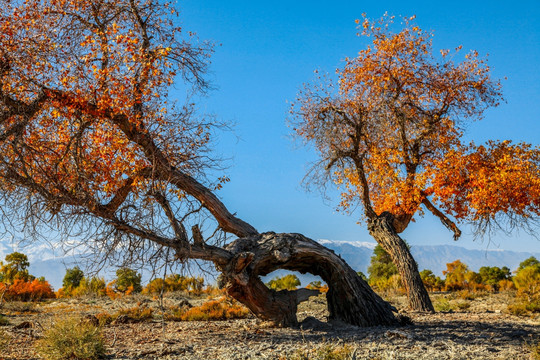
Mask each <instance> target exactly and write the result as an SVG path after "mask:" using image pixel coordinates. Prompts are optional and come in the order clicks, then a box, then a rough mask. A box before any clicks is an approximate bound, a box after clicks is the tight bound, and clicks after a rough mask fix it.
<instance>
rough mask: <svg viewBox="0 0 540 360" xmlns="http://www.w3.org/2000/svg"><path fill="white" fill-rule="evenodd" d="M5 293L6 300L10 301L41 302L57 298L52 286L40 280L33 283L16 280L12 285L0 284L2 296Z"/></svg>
mask: <svg viewBox="0 0 540 360" xmlns="http://www.w3.org/2000/svg"><path fill="white" fill-rule="evenodd" d="M6 288H7V289H6ZM4 291H5V294H4V299H5V300H8V301H39V300H43V299H51V298H54V297H55V294H54V291H53V289H52V287H51V285H50V284H49V283H48V282H47V281H44V280H39V279H34V280H32V281H24V280H21V279H16V280H15V281H14V282H13V284H11V285H8V284H4V283H0V294H2V293H4Z"/></svg>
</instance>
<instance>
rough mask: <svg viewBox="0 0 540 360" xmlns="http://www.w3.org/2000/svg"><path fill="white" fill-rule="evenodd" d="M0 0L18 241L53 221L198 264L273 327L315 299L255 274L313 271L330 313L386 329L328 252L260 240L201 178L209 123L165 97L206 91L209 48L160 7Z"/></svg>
mask: <svg viewBox="0 0 540 360" xmlns="http://www.w3.org/2000/svg"><path fill="white" fill-rule="evenodd" d="M2 5H3V6H2V8H1V9H0V34H1V36H0V151H1V153H2V157H1V159H0V194H1V196H2V197H1V202H2V214H3V215H4V218H3V219H4V223H5V225H15V226H17V225H19V224H20V225H22V229H23V230H26V231H27V235H28V236H30V235H34V236H38V235H39V234H43V233H45V234H47V233H50V231H46V230H43V229H42V228H41V227H43V226H45V227H47V226H48V227H52V228H53V230H56V231H57V232H58V233H59V234H64V236H65V239H70V238H71V239H72V238H73V237H75V236H78V237H79V238H80V239H83V240H84V243H85V245H86V246H88V245H92V244H93V246H94V248H95V249H96V253H97V254H99V253H101V254H103V255H105V256H107V257H108V258H109V259H111V258H112V259H115V256H124V255H126V256H128V260H133V258H135V257H137V256H145V257H146V258H147V259H148V258H149V259H150V260H151V261H152V262H153V263H154V262H155V260H156V259H157V258H160V259H161V260H162V261H180V262H183V261H185V260H187V259H199V260H206V261H211V262H213V263H214V265H215V266H216V268H217V269H218V270H219V271H220V272H221V273H222V276H221V281H220V283H221V285H222V286H224V287H225V288H226V290H227V291H228V293H229V294H230V295H232V296H233V297H234V298H236V299H237V300H239V301H240V302H242V303H244V304H245V305H246V306H247V307H249V308H250V309H251V310H252V311H253V312H254V313H255V314H256V315H257V316H259V317H261V318H265V319H268V320H272V321H274V322H275V323H277V324H281V325H295V324H297V318H296V309H297V305H298V303H299V302H300V301H303V300H305V299H307V297H308V296H310V295H313V294H314V293H317V291H315V290H308V289H298V290H295V291H280V292H275V291H274V290H272V289H269V288H268V287H266V286H265V285H264V283H263V282H262V281H261V279H260V276H263V275H266V274H269V273H271V272H272V271H274V270H277V269H280V268H281V269H288V270H293V271H299V272H304V273H305V272H310V273H312V274H314V275H319V276H320V277H321V278H322V279H323V280H324V281H326V283H327V284H329V285H330V289H329V291H328V293H327V299H328V307H329V312H330V319H338V320H341V321H345V322H347V323H351V324H355V325H360V326H370V325H380V324H395V323H397V322H398V319H397V318H396V317H395V316H394V314H393V312H392V307H391V306H390V305H389V304H388V303H386V302H385V301H383V300H382V299H381V298H380V297H379V296H378V295H377V294H375V293H374V292H373V291H372V290H371V288H370V287H369V286H368V285H367V284H366V282H365V281H363V280H362V279H360V278H359V277H358V275H357V274H356V272H355V271H354V270H352V269H351V268H350V267H349V266H348V265H347V264H346V263H345V262H344V261H343V260H342V259H341V258H340V257H338V256H337V255H336V254H334V253H333V252H332V251H330V250H328V249H326V248H325V247H323V246H321V245H320V244H318V243H316V242H315V241H313V240H311V239H308V238H306V237H304V236H302V235H300V234H275V233H273V232H270V233H263V234H260V233H259V232H258V231H257V230H256V229H255V228H254V227H253V226H251V225H250V224H248V223H247V222H245V221H243V220H241V219H239V218H238V217H236V216H235V215H234V214H232V213H231V212H230V211H229V210H228V209H227V208H226V206H225V205H224V204H223V203H222V202H221V200H220V199H219V198H218V197H217V196H216V195H215V194H214V190H216V189H218V188H219V187H221V185H222V183H223V182H224V181H226V180H227V179H226V178H225V177H222V178H218V179H217V180H216V181H211V180H210V178H211V177H212V176H211V174H216V172H217V171H216V170H218V168H217V162H216V161H215V160H214V159H213V158H212V157H211V152H210V144H211V141H212V139H213V134H214V129H215V128H216V126H217V125H218V124H216V123H215V120H213V119H208V118H205V117H201V116H197V115H196V112H195V109H194V106H193V105H190V104H188V105H185V106H176V105H175V104H174V103H173V102H171V101H170V100H169V99H168V90H169V89H170V87H171V85H173V83H175V82H176V83H178V82H179V81H180V80H183V84H184V85H182V86H180V87H179V88H180V89H188V90H187V91H188V92H189V93H191V91H192V90H193V91H195V90H204V89H205V87H206V83H205V81H204V79H203V75H204V72H205V69H206V66H207V57H208V54H209V52H210V51H211V47H210V46H209V45H208V44H205V43H202V44H200V43H197V40H196V39H195V37H193V35H192V34H191V33H188V34H189V36H187V38H186V37H185V36H184V35H183V34H185V33H186V32H183V31H182V30H181V29H180V28H178V27H175V25H174V15H175V14H176V11H175V9H174V8H173V7H172V6H171V5H170V4H168V3H165V2H163V1H158V0H71V1H68V0H25V1H22V0H20V1H19V0H12V1H7V2H4V3H3V4H2ZM8 215H9V216H8ZM190 227H191V230H192V231H191V233H188V230H187V229H189V228H190ZM227 233H228V234H233V235H235V236H237V237H238V239H236V240H234V241H230V240H231V239H230V238H229V237H228V236H226V234H227ZM135 260H136V259H135ZM116 263H119V262H118V261H116ZM120 264H121V263H120Z"/></svg>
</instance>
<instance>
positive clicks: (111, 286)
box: [105, 281, 122, 300]
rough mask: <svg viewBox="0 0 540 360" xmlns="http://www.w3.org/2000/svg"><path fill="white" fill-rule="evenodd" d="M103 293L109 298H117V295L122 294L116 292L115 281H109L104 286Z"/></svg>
mask: <svg viewBox="0 0 540 360" xmlns="http://www.w3.org/2000/svg"><path fill="white" fill-rule="evenodd" d="M105 295H107V296H108V297H109V298H110V299H111V300H115V299H118V298H119V297H121V296H122V294H121V293H119V292H117V291H116V290H115V282H114V281H111V282H110V283H108V284H107V286H106V287H105Z"/></svg>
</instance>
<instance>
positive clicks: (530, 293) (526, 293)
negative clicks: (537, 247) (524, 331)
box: [508, 257, 540, 315]
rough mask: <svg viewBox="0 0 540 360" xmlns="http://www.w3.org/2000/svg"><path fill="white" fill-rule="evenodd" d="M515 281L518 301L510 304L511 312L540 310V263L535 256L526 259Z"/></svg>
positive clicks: (534, 311) (516, 313)
mask: <svg viewBox="0 0 540 360" xmlns="http://www.w3.org/2000/svg"><path fill="white" fill-rule="evenodd" d="M513 281H514V285H515V286H516V288H517V292H516V300H517V301H516V303H515V304H511V305H509V306H508V310H509V311H510V313H512V314H514V315H525V314H527V313H529V312H533V313H537V312H540V263H539V262H538V261H537V260H536V259H535V258H534V257H531V258H529V259H527V260H525V261H524V262H522V263H521V264H520V266H519V269H518V271H517V273H516V275H515V276H514V278H513Z"/></svg>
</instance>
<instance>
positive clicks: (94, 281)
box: [72, 277, 106, 296]
mask: <svg viewBox="0 0 540 360" xmlns="http://www.w3.org/2000/svg"><path fill="white" fill-rule="evenodd" d="M105 288H106V284H105V279H103V278H98V277H91V278H90V279H88V278H86V277H83V278H82V280H81V282H80V283H79V286H78V287H77V288H75V289H74V290H73V292H72V295H73V296H105Z"/></svg>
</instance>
